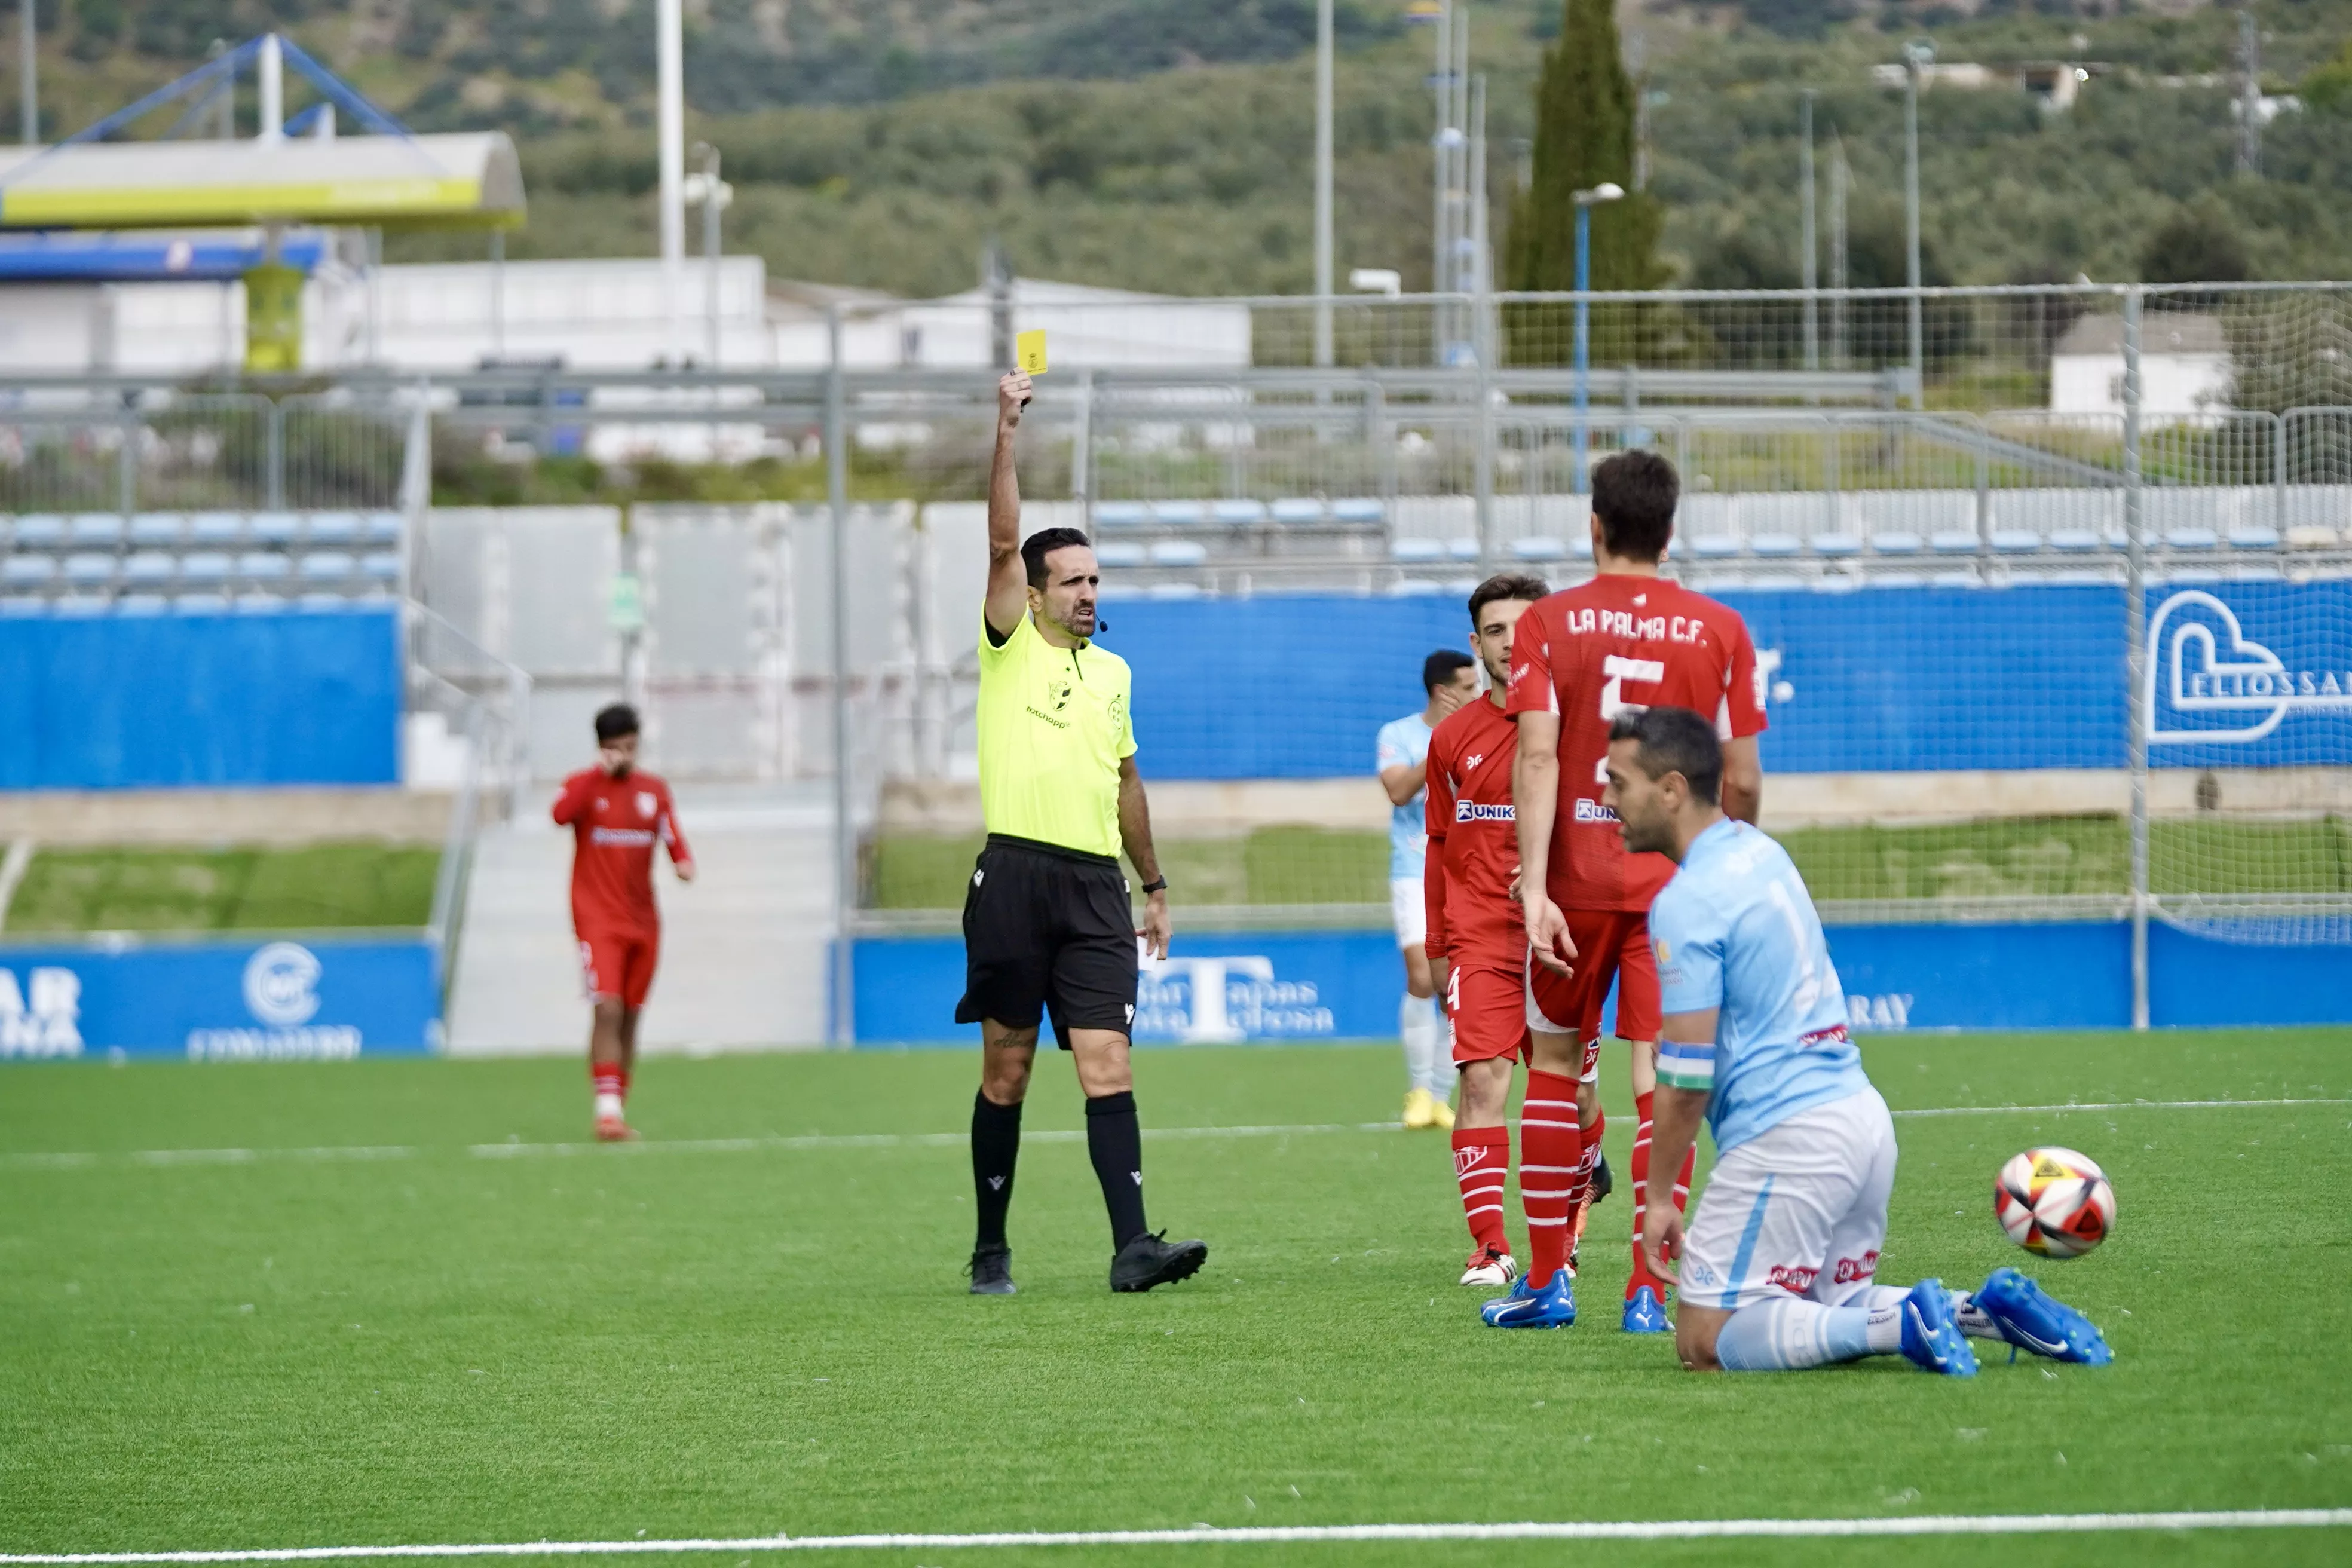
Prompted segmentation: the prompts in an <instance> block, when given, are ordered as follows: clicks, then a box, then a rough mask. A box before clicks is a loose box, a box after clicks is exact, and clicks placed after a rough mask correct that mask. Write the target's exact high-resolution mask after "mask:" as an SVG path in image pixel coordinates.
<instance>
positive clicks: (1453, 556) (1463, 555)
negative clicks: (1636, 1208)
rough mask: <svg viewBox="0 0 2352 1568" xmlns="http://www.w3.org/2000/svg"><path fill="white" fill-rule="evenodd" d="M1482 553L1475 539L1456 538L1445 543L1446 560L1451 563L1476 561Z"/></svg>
mask: <svg viewBox="0 0 2352 1568" xmlns="http://www.w3.org/2000/svg"><path fill="white" fill-rule="evenodd" d="M1479 554H1480V551H1479V548H1478V542H1477V541H1476V540H1475V539H1464V538H1454V539H1449V540H1447V541H1446V542H1445V558H1446V559H1447V560H1449V561H1475V560H1477V559H1478V556H1479Z"/></svg>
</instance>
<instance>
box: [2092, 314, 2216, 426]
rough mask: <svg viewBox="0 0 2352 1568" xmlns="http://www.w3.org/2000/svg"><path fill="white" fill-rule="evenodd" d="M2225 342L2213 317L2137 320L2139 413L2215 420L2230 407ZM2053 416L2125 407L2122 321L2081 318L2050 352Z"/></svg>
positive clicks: (2174, 420) (2171, 420) (2176, 420)
mask: <svg viewBox="0 0 2352 1568" xmlns="http://www.w3.org/2000/svg"><path fill="white" fill-rule="evenodd" d="M2139 384H2140V417H2141V419H2142V420H2144V421H2146V420H2155V421H2159V422H2162V423H2165V424H2173V425H2177V424H2182V423H2187V422H2191V421H2193V422H2196V423H2200V424H2217V423H2219V422H2220V416H2221V415H2222V414H2223V413H2224V412H2226V411H2227V410H2228V408H2229V406H2230V388H2231V374H2230V340H2229V336H2228V334H2227V333H2225V332H2224V331H2222V330H2221V321H2219V320H2218V319H2216V318H2215V317H2212V316H2197V315H2169V314H2156V315H2147V316H2143V317H2142V318H2141V320H2140V345H2139ZM2050 411H2051V412H2052V413H2053V414H2109V415H2114V416H2117V417H2118V418H2120V417H2121V416H2122V415H2123V411H2124V321H2123V318H2122V317H2121V316H2107V315H2096V316H2084V318H2083V319H2082V320H2081V321H2076V322H2075V323H2074V325H2073V326H2072V327H2069V328H2068V329H2067V330H2066V335H2065V336H2064V337H2062V338H2060V339H2059V340H2058V345H2057V347H2056V348H2054V349H2053V350H2052V351H2051V354H2050Z"/></svg>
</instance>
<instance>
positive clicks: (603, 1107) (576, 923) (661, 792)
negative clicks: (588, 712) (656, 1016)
mask: <svg viewBox="0 0 2352 1568" xmlns="http://www.w3.org/2000/svg"><path fill="white" fill-rule="evenodd" d="M555 820H556V823H557V825H558V826H564V827H569V828H571V829H572V845H573V848H572V931H573V932H574V934H576V935H577V936H578V937H579V938H580V965H581V969H582V971H583V978H584V980H585V983H586V985H587V990H588V999H589V1001H590V1002H591V1003H592V1004H593V1005H594V1007H595V1010H596V1011H595V1022H594V1023H593V1025H592V1026H590V1029H589V1035H588V1075H589V1078H590V1079H592V1080H593V1082H594V1084H595V1088H596V1137H597V1139H598V1141H599V1142H607V1143H611V1142H619V1141H621V1140H623V1139H625V1138H634V1137H635V1136H636V1134H635V1133H634V1132H632V1131H630V1130H629V1123H628V1121H627V1119H626V1117H625V1115H624V1113H623V1107H624V1105H625V1102H626V1100H627V1099H628V1094H629V1072H630V1069H631V1068H634V1067H635V1065H636V1059H637V1014H638V1013H639V1011H640V1010H642V1009H643V1008H644V1006H645V1005H646V992H647V991H649V990H651V989H652V987H653V983H654V963H655V961H656V959H658V958H659V957H660V955H661V910H659V909H658V908H657V907H656V905H655V903H654V846H655V845H656V844H660V845H662V846H663V847H666V848H667V850H668V851H669V858H670V864H671V865H672V866H674V867H676V868H677V879H678V880H679V881H681V882H691V881H693V880H694V855H693V852H692V851H690V850H688V848H687V847H686V836H685V835H684V834H683V833H681V832H679V831H678V826H677V807H676V806H675V805H672V804H671V801H670V797H669V785H667V784H664V783H663V782H662V781H661V780H660V779H658V778H656V777H655V776H654V775H653V774H652V773H645V772H642V771H640V770H639V769H638V767H637V714H636V710H635V709H633V708H631V707H629V706H628V704H626V703H625V702H616V703H614V704H613V706H611V707H609V708H607V709H605V710H604V711H603V712H601V713H599V714H597V715H596V765H595V766H594V767H593V768H583V769H582V770H581V771H580V772H578V773H573V774H572V776H571V777H570V778H567V779H565V780H564V781H563V794H562V795H560V796H558V797H557V799H556V802H555Z"/></svg>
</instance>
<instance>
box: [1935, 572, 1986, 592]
mask: <svg viewBox="0 0 2352 1568" xmlns="http://www.w3.org/2000/svg"><path fill="white" fill-rule="evenodd" d="M1927 581H1928V584H1929V586H1931V587H1937V588H1981V587H1983V586H1984V579H1983V578H1981V577H1979V576H1978V575H1977V574H1975V573H1974V572H1938V573H1937V574H1935V575H1934V576H1933V577H1930V578H1929V579H1928V580H1927Z"/></svg>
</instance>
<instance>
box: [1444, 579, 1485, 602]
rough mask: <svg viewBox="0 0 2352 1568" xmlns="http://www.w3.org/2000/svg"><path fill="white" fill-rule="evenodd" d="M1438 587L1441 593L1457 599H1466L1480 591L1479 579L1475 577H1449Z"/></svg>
mask: <svg viewBox="0 0 2352 1568" xmlns="http://www.w3.org/2000/svg"><path fill="white" fill-rule="evenodd" d="M1437 587H1438V591H1439V592H1441V593H1445V594H1451V595H1454V596H1455V597H1456V598H1461V599H1466V598H1468V597H1469V596H1470V595H1473V594H1475V593H1476V592H1477V591H1478V579H1477V578H1475V577H1448V578H1446V579H1445V580H1444V582H1442V583H1440V584H1438V585H1437Z"/></svg>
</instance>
